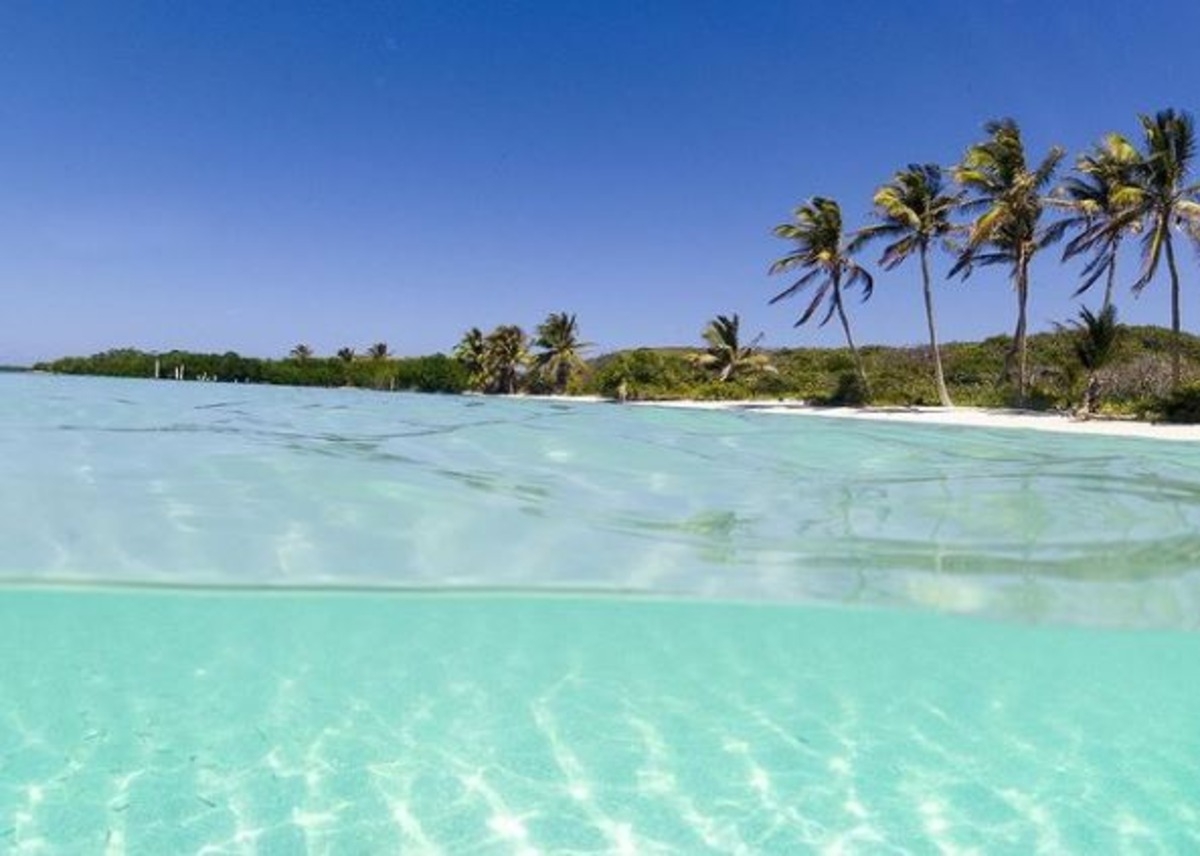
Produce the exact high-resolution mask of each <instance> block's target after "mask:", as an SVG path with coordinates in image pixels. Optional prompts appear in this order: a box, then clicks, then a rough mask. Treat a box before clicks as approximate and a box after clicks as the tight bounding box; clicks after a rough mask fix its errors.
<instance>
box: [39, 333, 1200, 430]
mask: <svg viewBox="0 0 1200 856" xmlns="http://www.w3.org/2000/svg"><path fill="white" fill-rule="evenodd" d="M724 321H725V322H726V325H725V326H724V327H720V326H718V325H716V324H714V325H713V326H711V327H710V331H716V330H724V331H726V332H728V330H729V327H730V326H731V325H730V322H732V321H733V319H731V318H726V319H724ZM706 332H709V331H706ZM1110 332H1111V331H1110ZM484 338H485V339H486V337H484ZM705 341H706V343H707V344H708V345H709V347H708V348H707V349H704V350H697V349H690V348H637V349H632V350H624V351H617V352H614V353H609V354H603V355H600V356H597V357H594V358H592V359H589V360H582V359H581V360H580V361H579V363H578V365H577V367H576V368H575V369H573V370H572V371H571V372H569V373H567V374H566V380H565V385H564V386H563V389H562V391H564V392H567V393H570V394H575V395H599V396H604V397H608V398H617V397H620V395H621V390H622V387H623V388H624V395H625V397H627V398H629V399H630V400H643V401H652V400H669V399H682V398H694V399H708V400H732V399H754V398H758V399H789V400H791V399H801V400H804V401H807V402H809V403H812V404H816V405H840V404H845V405H853V404H861V403H863V390H862V388H861V385H860V383H859V382H858V374H857V371H856V369H855V361H854V357H853V356H852V354H851V353H850V351H849V349H848V348H783V349H776V350H766V349H761V350H760V349H757V348H753V346H744V345H740V346H738V348H737V350H736V351H732V352H730V351H728V344H727V343H725V344H722V343H721V341H720V339H719V338H715V337H713V336H710V337H706V339H705ZM1173 341H1174V337H1173V336H1172V334H1171V332H1170V331H1169V330H1165V329H1162V328H1158V327H1118V328H1117V329H1116V331H1115V334H1113V338H1112V341H1111V343H1110V345H1111V347H1110V353H1108V354H1107V355H1106V356H1105V358H1104V359H1102V360H1097V359H1096V355H1095V351H1094V348H1095V345H1096V339H1095V338H1094V337H1093V336H1091V335H1089V331H1088V330H1087V328H1086V325H1084V324H1082V323H1081V324H1077V325H1074V326H1063V327H1060V328H1059V329H1058V330H1056V331H1054V332H1049V333H1039V334H1036V335H1033V336H1030V337H1029V342H1028V345H1029V356H1028V362H1029V376H1030V386H1029V390H1028V392H1027V396H1028V400H1029V404H1030V405H1031V406H1033V407H1037V408H1041V409H1060V410H1072V411H1075V410H1078V409H1080V408H1081V406H1082V405H1083V404H1084V402H1085V399H1086V398H1087V396H1088V394H1089V388H1090V390H1091V391H1092V393H1094V394H1095V398H1096V402H1095V403H1096V405H1097V409H1098V411H1099V413H1101V414H1102V415H1110V416H1137V417H1141V418H1151V419H1174V420H1180V421H1200V338H1197V337H1195V336H1191V335H1188V334H1184V335H1183V336H1182V350H1181V360H1182V368H1181V371H1182V372H1183V379H1184V380H1183V383H1182V384H1181V386H1180V387H1179V388H1178V389H1174V388H1173V385H1172V379H1171V374H1172V366H1171V362H1172V360H1171V355H1172V342H1173ZM714 342H715V344H714ZM1010 345H1011V341H1010V339H1009V337H1007V336H1005V335H997V336H994V337H992V338H990V339H986V340H984V341H982V342H951V343H949V344H944V345H942V347H941V354H942V363H943V368H944V376H945V382H946V386H947V388H948V390H949V393H950V395H951V396H953V398H954V400H955V402H957V403H958V404H961V405H967V406H982V407H1005V406H1011V405H1012V404H1013V395H1014V391H1013V389H1012V388H1011V387H1010V386H1007V385H1005V384H1003V383H1000V382H998V381H999V379H1000V378H1002V377H1003V376H1004V373H1005V365H1006V360H1007V358H1008V354H1009V347H1010ZM522 347H524V346H523V345H522ZM858 350H859V356H860V358H861V360H862V365H863V369H864V371H865V372H866V373H867V374H868V376H869V377H870V378H871V403H872V404H874V405H878V406H914V405H937V404H938V403H939V394H938V389H937V383H936V380H935V375H934V372H933V370H932V367H933V356H932V352H931V350H930V348H929V347H928V346H920V347H883V346H877V345H867V346H864V347H860V348H859V349H858ZM714 352H715V356H714ZM723 352H725V353H726V355H725V356H722V353H723ZM156 359H157V360H158V361H159V364H160V367H161V375H162V377H164V378H171V377H172V376H173V369H174V367H175V366H181V367H183V369H184V371H183V377H184V379H186V380H199V379H208V380H212V381H230V382H244V383H276V384H292V385H300V386H355V387H360V388H365V389H378V390H396V391H419V392H450V393H455V392H464V391H467V390H469V389H470V388H471V383H472V380H471V373H470V371H469V370H468V367H467V366H465V365H464V364H463V363H462V362H461V361H460V360H456V359H454V358H451V357H447V356H444V355H441V354H435V355H433V356H427V357H414V358H394V357H384V358H379V357H377V358H367V357H355V358H353V359H349V360H348V359H344V358H339V357H332V358H322V357H318V356H306V357H304V358H303V359H296V358H294V357H289V358H286V359H281V360H266V359H255V358H249V357H241V356H238V355H237V354H233V353H226V354H196V353H189V352H183V351H173V352H170V353H165V354H160V355H158V356H157V358H156V357H155V355H153V354H149V353H146V352H143V351H137V350H133V349H122V350H114V351H106V352H104V353H102V354H96V355H95V356H91V357H67V358H64V359H61V360H56V361H54V362H52V363H47V364H42V365H39V366H37V368H39V369H41V370H44V371H54V372H60V373H63V374H89V375H109V376H116V377H141V378H152V377H154V365H155V360H156ZM730 360H736V361H737V362H736V365H737V366H738V368H735V369H733V370H728V366H729V365H730ZM511 371H512V376H511V383H512V384H513V389H515V390H516V391H520V392H543V393H549V392H552V391H553V390H552V389H551V388H550V382H549V381H548V380H547V379H546V378H545V377H544V373H543V372H540V371H538V369H537V363H536V362H535V361H534V359H533V358H530V357H529V356H528V354H526V356H525V357H524V358H523V359H522V361H521V362H518V363H516V364H514V365H513V366H512V367H511ZM551 374H552V376H554V377H555V378H557V377H558V375H557V373H556V372H555V371H552V372H551ZM722 374H724V375H725V378H726V379H725V380H722V379H721V377H722ZM1093 378H1094V382H1093V383H1092V384H1089V381H1090V380H1092V379H1093ZM476 382H479V379H478V378H477V379H476ZM506 382H508V381H506Z"/></svg>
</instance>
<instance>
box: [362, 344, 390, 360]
mask: <svg viewBox="0 0 1200 856" xmlns="http://www.w3.org/2000/svg"><path fill="white" fill-rule="evenodd" d="M367 356H368V357H370V358H371V359H372V360H386V359H387V358H388V357H389V356H391V354H390V353H389V352H388V346H387V342H376V343H375V344H374V345H372V346H371V347H369V348H367Z"/></svg>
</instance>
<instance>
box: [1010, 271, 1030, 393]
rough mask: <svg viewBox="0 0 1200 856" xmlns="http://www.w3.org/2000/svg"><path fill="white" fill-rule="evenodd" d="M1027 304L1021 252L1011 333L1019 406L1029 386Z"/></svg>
mask: <svg viewBox="0 0 1200 856" xmlns="http://www.w3.org/2000/svg"><path fill="white" fill-rule="evenodd" d="M1028 304H1029V258H1028V256H1026V255H1025V254H1024V253H1022V254H1021V255H1020V258H1019V259H1018V260H1017V329H1016V330H1015V331H1014V333H1013V350H1014V351H1015V352H1016V356H1017V403H1018V404H1019V405H1020V406H1021V407H1024V406H1025V404H1026V399H1027V397H1028V388H1029V372H1028V364H1027V361H1026V342H1025V319H1026V313H1027V308H1028Z"/></svg>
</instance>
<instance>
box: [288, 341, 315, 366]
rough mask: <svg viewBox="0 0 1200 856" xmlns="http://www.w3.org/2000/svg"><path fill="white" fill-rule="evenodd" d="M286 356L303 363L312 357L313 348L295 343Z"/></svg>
mask: <svg viewBox="0 0 1200 856" xmlns="http://www.w3.org/2000/svg"><path fill="white" fill-rule="evenodd" d="M288 356H289V357H291V358H292V359H293V360H295V361H296V362H298V363H303V362H305V361H307V360H310V359H312V356H313V349H312V348H310V347H309V346H308V345H305V344H303V343H301V344H299V345H297V346H296V347H294V348H292V350H291V352H290V353H289V354H288Z"/></svg>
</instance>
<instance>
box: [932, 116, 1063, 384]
mask: <svg viewBox="0 0 1200 856" xmlns="http://www.w3.org/2000/svg"><path fill="white" fill-rule="evenodd" d="M984 130H985V131H986V132H987V134H988V139H986V140H984V141H983V142H980V143H976V144H975V145H973V146H971V147H970V148H969V149H967V153H966V155H965V156H964V157H963V160H962V163H960V164H959V165H958V166H956V167H954V178H955V180H956V181H957V182H958V183H959V185H960V186H961V187H962V188H963V189H964V190H965V191H966V192H967V194H968V197H969V198H968V201H967V202H965V203H964V208H965V209H966V210H970V211H979V212H980V213H979V216H978V217H976V218H975V220H974V221H973V222H972V223H971V224H970V226H969V227H968V229H967V237H966V246H965V248H964V249H963V251H962V253H961V254H960V255H959V258H958V261H957V262H956V263H955V265H954V267H953V268H952V269H951V271H950V275H951V276H953V275H955V274H957V273H962V274H963V276H964V278H965V277H966V276H969V275H970V273H971V270H972V268H973V267H974V266H975V265H981V266H984V265H996V264H1003V265H1007V266H1008V267H1009V269H1010V271H1011V275H1012V280H1013V286H1014V288H1015V290H1016V292H1017V326H1016V330H1014V332H1013V341H1012V346H1011V347H1010V348H1009V353H1008V359H1007V360H1006V366H1005V368H1006V371H1007V372H1008V373H1009V374H1010V375H1011V373H1012V363H1013V361H1014V360H1015V361H1016V362H1017V396H1018V398H1019V400H1020V401H1021V403H1022V404H1024V403H1025V400H1026V397H1027V392H1028V385H1029V372H1028V365H1027V360H1026V343H1025V333H1026V326H1027V318H1028V307H1029V263H1030V262H1031V261H1032V260H1033V257H1034V256H1035V255H1036V254H1037V252H1038V251H1039V250H1042V249H1044V248H1045V247H1047V246H1049V245H1050V244H1052V243H1053V242H1054V241H1055V240H1057V239H1058V238H1059V237H1061V235H1062V231H1061V229H1056V228H1053V227H1052V228H1050V229H1045V228H1043V227H1042V225H1041V218H1042V214H1043V212H1044V210H1045V204H1044V199H1043V197H1042V193H1043V191H1044V190H1045V188H1046V187H1047V186H1048V185H1049V184H1050V180H1051V179H1052V178H1053V177H1054V171H1055V169H1057V168H1058V164H1059V162H1060V161H1061V160H1062V158H1063V155H1064V152H1063V150H1062V149H1061V148H1060V147H1058V146H1054V147H1053V148H1051V149H1050V151H1049V152H1048V153H1047V154H1046V156H1045V157H1043V158H1042V159H1041V161H1040V162H1039V163H1038V165H1037V167H1036V168H1033V169H1030V167H1029V166H1028V164H1027V162H1026V157H1025V144H1024V142H1023V141H1022V140H1021V129H1020V128H1019V127H1018V126H1017V123H1016V122H1014V121H1013V120H1012V119H999V120H996V121H992V122H988V123H987V124H986V125H985V126H984Z"/></svg>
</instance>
